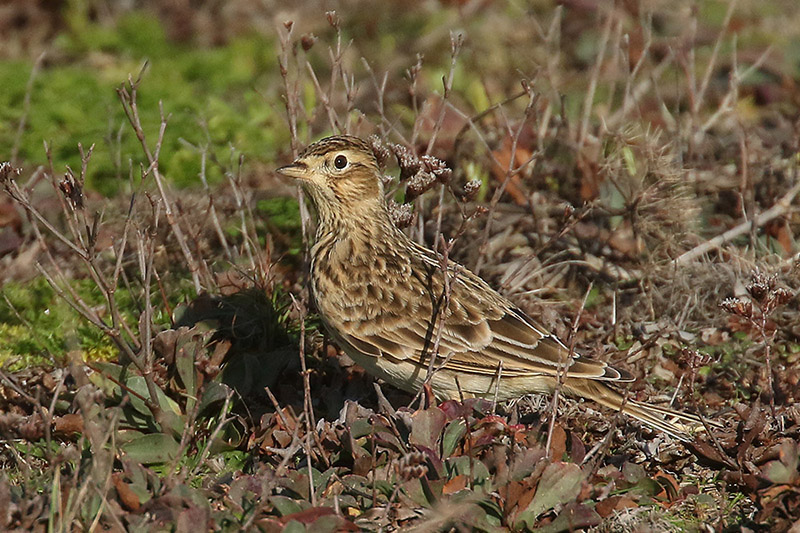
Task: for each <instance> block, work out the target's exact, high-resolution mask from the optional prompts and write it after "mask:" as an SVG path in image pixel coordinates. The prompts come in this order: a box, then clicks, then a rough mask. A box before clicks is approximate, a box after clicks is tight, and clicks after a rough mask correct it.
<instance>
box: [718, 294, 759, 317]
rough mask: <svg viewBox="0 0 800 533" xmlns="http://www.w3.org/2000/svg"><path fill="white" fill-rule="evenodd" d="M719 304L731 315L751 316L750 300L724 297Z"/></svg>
mask: <svg viewBox="0 0 800 533" xmlns="http://www.w3.org/2000/svg"><path fill="white" fill-rule="evenodd" d="M719 306H720V307H721V308H722V309H724V310H725V311H727V312H728V313H730V314H732V315H738V316H743V317H745V318H752V316H753V304H752V302H750V301H747V302H744V301H742V300H740V299H739V298H725V299H724V300H722V303H720V304H719Z"/></svg>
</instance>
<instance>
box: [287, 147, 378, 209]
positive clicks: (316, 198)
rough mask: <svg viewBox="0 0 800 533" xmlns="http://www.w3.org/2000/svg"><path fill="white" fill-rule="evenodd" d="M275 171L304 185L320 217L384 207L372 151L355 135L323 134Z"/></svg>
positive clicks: (376, 163) (375, 160)
mask: <svg viewBox="0 0 800 533" xmlns="http://www.w3.org/2000/svg"><path fill="white" fill-rule="evenodd" d="M277 172H278V173H279V174H282V175H284V176H288V177H290V178H294V179H296V180H298V181H299V182H300V183H301V184H302V185H303V187H304V189H305V190H306V191H308V193H309V194H310V195H311V198H312V200H313V202H314V205H315V206H316V208H317V211H318V212H319V215H320V217H321V218H323V219H324V218H327V216H328V215H330V216H332V217H335V218H341V217H342V216H345V217H352V216H358V215H359V214H360V213H364V212H365V211H371V210H373V209H382V208H383V184H382V182H381V177H380V176H381V175H380V170H379V169H378V162H377V159H376V158H375V153H374V152H373V150H372V147H371V146H370V145H369V144H367V143H366V142H364V141H362V140H361V139H359V138H358V137H353V136H350V135H337V136H334V137H326V138H325V139H322V140H320V141H317V142H315V143H314V144H312V145H310V146H309V147H308V148H306V149H305V150H304V151H303V152H302V153H301V154H300V155H299V156H297V159H295V160H294V162H292V163H291V164H290V165H286V166H283V167H281V168H279V169H278V170H277Z"/></svg>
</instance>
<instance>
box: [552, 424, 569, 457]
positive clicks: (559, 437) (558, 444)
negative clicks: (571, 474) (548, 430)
mask: <svg viewBox="0 0 800 533" xmlns="http://www.w3.org/2000/svg"><path fill="white" fill-rule="evenodd" d="M566 453H567V432H566V431H564V428H562V427H561V426H560V425H558V424H555V425H554V426H553V440H552V441H551V442H550V457H552V458H553V459H555V460H561V459H562V458H563V457H564V454H566Z"/></svg>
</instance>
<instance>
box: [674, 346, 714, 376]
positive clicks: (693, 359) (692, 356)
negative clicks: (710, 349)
mask: <svg viewBox="0 0 800 533" xmlns="http://www.w3.org/2000/svg"><path fill="white" fill-rule="evenodd" d="M680 360H681V361H682V362H684V363H686V365H687V366H688V367H689V368H691V369H692V370H693V371H694V372H697V371H698V370H699V369H700V368H702V367H704V366H708V365H710V364H711V363H712V361H713V358H712V357H711V356H710V355H709V354H707V353H702V352H698V351H697V350H692V349H691V348H683V349H682V350H681V352H680Z"/></svg>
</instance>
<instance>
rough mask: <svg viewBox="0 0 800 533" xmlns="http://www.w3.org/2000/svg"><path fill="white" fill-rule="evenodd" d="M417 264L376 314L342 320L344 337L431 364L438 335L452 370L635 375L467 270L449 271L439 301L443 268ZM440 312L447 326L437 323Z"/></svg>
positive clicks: (362, 347)
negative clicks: (573, 349) (592, 353)
mask: <svg viewBox="0 0 800 533" xmlns="http://www.w3.org/2000/svg"><path fill="white" fill-rule="evenodd" d="M415 271H416V272H420V271H424V272H426V274H427V275H420V274H417V275H415V276H412V277H411V278H409V279H407V280H405V283H399V284H396V285H395V286H394V287H392V288H391V291H390V298H387V301H388V302H392V304H393V305H385V306H380V308H379V310H377V311H376V310H375V309H373V310H372V312H371V313H369V314H370V315H371V318H370V319H365V320H359V319H356V320H349V321H344V322H343V323H340V324H339V327H338V328H337V329H338V330H339V334H340V335H341V336H342V338H343V340H345V341H346V342H348V343H349V344H350V345H351V346H353V347H354V348H356V349H358V350H359V351H361V352H362V353H364V354H365V355H372V356H375V357H388V358H391V359H395V360H405V361H412V362H415V363H417V364H419V365H422V366H426V367H427V365H428V362H429V359H430V354H432V353H433V352H434V348H435V345H436V342H437V337H439V335H440V337H439V344H438V348H439V349H438V355H437V360H438V361H439V363H438V364H441V363H442V362H445V368H447V369H450V370H453V371H460V372H468V373H475V374H484V375H496V374H497V372H498V368H499V366H500V365H501V364H502V374H503V375H504V376H507V377H512V376H529V375H557V374H558V373H559V371H561V372H563V371H565V370H566V372H567V373H566V376H567V377H575V378H589V379H599V380H609V381H628V380H630V379H631V378H630V376H627V375H625V374H623V373H621V372H619V371H618V370H616V369H614V368H612V367H610V366H608V365H607V364H606V363H603V362H600V361H595V360H592V359H589V358H586V357H582V356H580V355H578V354H575V353H572V354H570V350H569V349H568V348H567V347H566V346H564V344H562V343H561V341H559V340H558V338H556V337H555V336H553V335H551V334H549V333H548V332H547V331H546V330H545V329H544V328H543V327H541V326H540V325H538V324H536V323H535V322H534V321H533V320H532V319H531V318H530V317H528V316H527V315H525V314H524V313H523V312H522V311H520V310H519V309H517V308H516V307H515V306H514V305H513V304H512V303H511V302H509V301H508V300H507V299H506V298H504V297H502V296H501V295H500V294H498V293H497V292H495V291H494V290H493V289H492V288H491V287H489V285H488V284H487V283H486V282H484V281H483V280H482V279H480V278H479V277H477V276H476V275H474V274H472V273H471V272H469V271H468V270H466V269H463V268H459V269H458V270H456V271H455V272H454V273H451V274H450V297H449V305H448V306H447V309H446V310H441V309H440V308H441V307H442V304H441V302H442V301H443V297H442V295H443V294H444V278H443V275H442V272H441V270H440V269H438V268H437V267H435V266H433V265H430V264H427V265H423V268H418V269H416V270H415ZM383 289H384V291H386V290H387V287H383ZM437 304H438V305H437ZM442 317H444V322H443V325H442V326H441V327H438V326H433V325H432V324H434V320H437V321H441V319H442ZM439 329H441V332H439V331H438V330H439Z"/></svg>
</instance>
